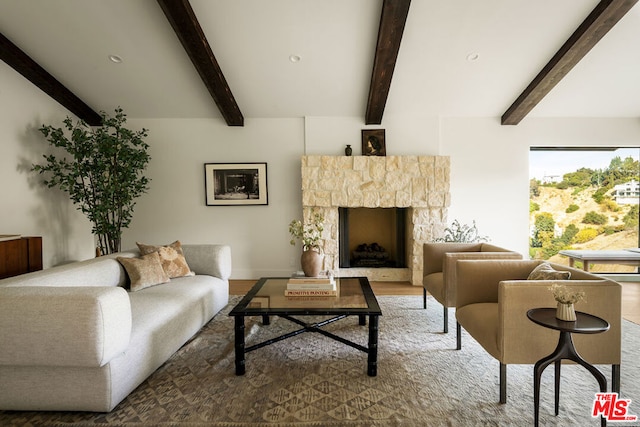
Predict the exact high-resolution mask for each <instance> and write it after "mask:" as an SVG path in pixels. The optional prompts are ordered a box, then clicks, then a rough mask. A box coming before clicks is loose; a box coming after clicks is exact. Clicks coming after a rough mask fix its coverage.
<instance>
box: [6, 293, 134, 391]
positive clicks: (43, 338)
mask: <svg viewBox="0 0 640 427" xmlns="http://www.w3.org/2000/svg"><path fill="white" fill-rule="evenodd" d="M131 330H132V317H131V305H130V300H129V295H128V294H127V292H126V291H125V290H124V289H122V288H120V287H116V286H104V287H98V286H85V287H78V286H72V287H63V286H42V287H39V286H15V287H13V286H10V287H5V288H0V343H2V344H1V346H0V349H1V350H2V351H0V365H16V366H29V367H33V366H49V367H51V366H58V367H59V366H71V367H75V368H77V369H79V370H80V368H87V367H99V366H103V365H105V364H106V363H108V362H109V361H111V360H112V359H113V358H116V357H117V356H118V355H120V354H122V352H124V351H125V350H126V349H127V347H128V346H129V340H130V337H131ZM50 375H51V376H54V375H55V374H54V373H51V374H50ZM0 378H2V376H1V375H0ZM43 381H46V380H44V379H43ZM2 382H3V381H2V380H0V383H2ZM24 387H29V386H28V385H26V383H25V385H24ZM32 387H38V384H33V385H32Z"/></svg>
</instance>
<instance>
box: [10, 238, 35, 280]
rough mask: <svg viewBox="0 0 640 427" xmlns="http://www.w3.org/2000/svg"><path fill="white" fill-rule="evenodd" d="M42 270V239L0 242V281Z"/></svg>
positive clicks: (18, 239) (19, 239)
mask: <svg viewBox="0 0 640 427" xmlns="http://www.w3.org/2000/svg"><path fill="white" fill-rule="evenodd" d="M37 270H42V237H19V238H17V239H12V240H5V241H0V279H4V278H5V277H11V276H17V275H19V274H24V273H29V272H30V271H37Z"/></svg>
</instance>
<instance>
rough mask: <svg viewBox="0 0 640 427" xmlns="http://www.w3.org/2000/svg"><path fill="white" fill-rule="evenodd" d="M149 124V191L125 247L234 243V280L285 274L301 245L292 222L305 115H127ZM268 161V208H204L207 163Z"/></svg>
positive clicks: (298, 207)
mask: <svg viewBox="0 0 640 427" xmlns="http://www.w3.org/2000/svg"><path fill="white" fill-rule="evenodd" d="M127 125H128V126H129V127H130V128H132V129H140V128H142V127H145V128H147V129H149V137H148V138H147V142H148V143H149V144H150V154H151V162H150V165H149V168H148V173H147V176H148V177H149V178H150V179H151V183H150V191H149V192H148V193H147V194H144V195H142V196H141V197H140V199H139V201H138V203H137V205H136V209H135V213H134V218H133V221H132V223H131V226H130V227H129V229H127V230H125V232H124V233H123V248H128V247H135V242H136V241H140V242H146V243H152V244H164V243H170V242H173V241H174V240H180V241H181V242H183V243H207V242H212V243H223V244H229V245H231V250H232V256H233V275H232V278H234V279H251V278H257V277H261V276H268V275H271V276H274V275H282V274H285V275H288V274H290V273H291V271H293V270H294V269H299V268H300V267H299V261H300V253H301V250H300V247H299V246H298V247H293V246H291V245H290V244H289V239H290V237H289V232H288V225H289V222H290V221H291V220H292V219H294V218H301V217H302V203H301V183H300V180H301V178H300V158H301V156H302V150H303V145H304V132H303V129H304V128H303V120H302V119H246V120H245V126H244V127H229V126H227V125H226V124H225V123H224V122H223V121H222V120H213V119H190V120H189V119H187V120H183V119H156V120H129V121H128V122H127ZM245 162H266V163H267V184H268V199H269V200H268V202H269V204H268V205H267V206H206V204H205V184H204V164H205V163H245Z"/></svg>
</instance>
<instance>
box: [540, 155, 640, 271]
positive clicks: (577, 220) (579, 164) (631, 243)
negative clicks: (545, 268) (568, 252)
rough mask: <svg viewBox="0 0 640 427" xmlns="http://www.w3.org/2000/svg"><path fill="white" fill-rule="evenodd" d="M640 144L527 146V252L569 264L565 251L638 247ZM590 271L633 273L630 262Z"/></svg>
mask: <svg viewBox="0 0 640 427" xmlns="http://www.w3.org/2000/svg"><path fill="white" fill-rule="evenodd" d="M639 165H640V148H612V147H606V148H593V147H589V148H558V149H551V148H547V147H545V148H531V152H530V154H529V178H530V185H529V232H530V234H529V236H530V240H529V242H530V256H531V258H536V259H547V260H550V261H552V262H557V263H560V264H568V259H567V258H566V257H564V256H562V255H558V251H560V250H563V249H579V250H613V249H628V248H638V246H639V240H638V222H639V221H638V220H639V212H638V208H639V203H640V166H639ZM591 270H592V271H596V272H597V271H599V272H616V273H618V272H635V271H637V269H636V267H633V266H628V265H612V264H608V265H594V266H593V267H592V268H591Z"/></svg>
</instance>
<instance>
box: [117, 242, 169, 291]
mask: <svg viewBox="0 0 640 427" xmlns="http://www.w3.org/2000/svg"><path fill="white" fill-rule="evenodd" d="M117 260H118V261H119V262H120V264H122V266H123V267H124V269H125V270H126V271H127V275H128V276H129V281H130V282H131V291H132V292H135V291H139V290H141V289H144V288H148V287H150V286H155V285H159V284H161V283H167V282H168V281H169V276H167V274H166V273H165V272H164V269H163V268H162V264H160V255H159V254H158V253H157V252H153V253H150V254H148V255H144V256H142V257H140V258H123V257H118V258H117Z"/></svg>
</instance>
